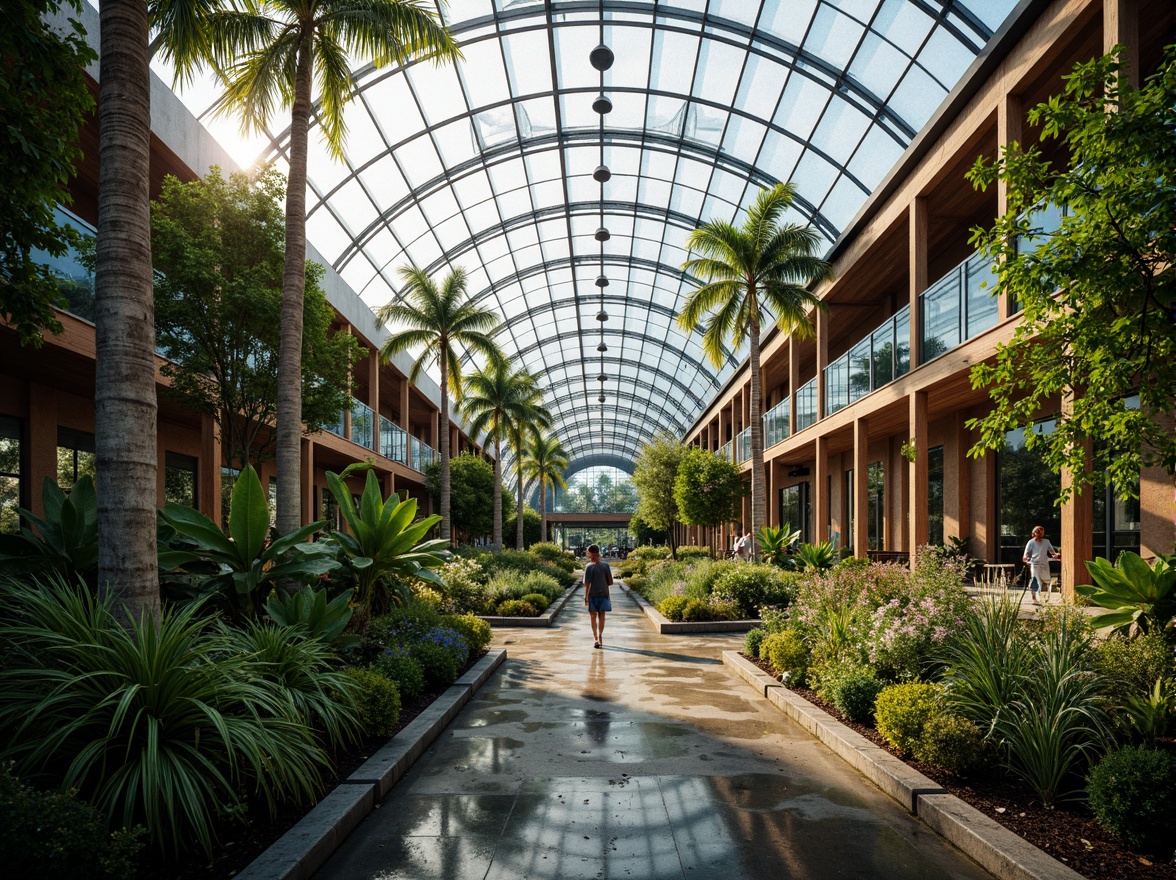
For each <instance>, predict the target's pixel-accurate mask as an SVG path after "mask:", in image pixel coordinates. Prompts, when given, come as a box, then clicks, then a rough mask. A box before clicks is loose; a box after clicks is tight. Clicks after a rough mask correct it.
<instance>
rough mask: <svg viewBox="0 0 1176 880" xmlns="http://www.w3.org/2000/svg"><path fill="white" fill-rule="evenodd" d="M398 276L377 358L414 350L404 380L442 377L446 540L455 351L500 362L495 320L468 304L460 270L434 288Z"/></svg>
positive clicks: (458, 386)
mask: <svg viewBox="0 0 1176 880" xmlns="http://www.w3.org/2000/svg"><path fill="white" fill-rule="evenodd" d="M400 277H401V278H403V279H404V281H405V282H406V284H405V288H404V290H403V291H402V297H403V298H402V299H400V300H397V301H395V302H390V303H388V304H387V305H385V306H384V307H383V308H381V309H380V311H379V312H378V313H377V317H378V318H379V320H380V322H381V323H390V324H391V325H392V326H393V327H394V328H399V329H395V330H393V332H392V335H391V336H390V337H389V338H388V340H387V341H386V342H385V343H384V345H383V347H381V348H380V357H381V358H382V359H383V360H384V361H388V360H389V359H390V358H391V357H392V356H393V355H395V354H399V353H400V352H402V351H407V350H409V349H413V350H416V349H419V350H420V354H419V355H418V356H417V358H416V360H415V361H413V364H412V369H411V370H410V371H409V374H408V381H410V382H416V381H417V379H419V378H420V375H421V373H422V372H424V370H425V368H426V367H427V366H429V365H430V364H433V363H436V364H437V368H438V369H439V370H440V373H441V385H440V387H441V426H440V427H441V436H440V437H439V438H438V445H437V451H438V452H439V453H440V455H441V537H442V538H444V539H445V540H446V541H448V540H449V538H450V517H449V494H450V482H449V456H450V449H449V395H450V394H452V395H453V397H454V399H455V400H460V399H461V395H462V390H463V383H462V372H461V357H460V351H459V350H458V349H459V347H462V348H465V349H468V350H469V351H473V352H477V353H478V354H481V355H483V356H484V357H485V358H486V360H487V361H488V362H489V363H494V362H497V361H501V360H502V353H501V351H500V350H499V348H498V345H497V344H496V343H495V342H494V333H495V332H497V329H498V326H499V319H498V315H497V314H495V313H494V312H492V311H490V310H488V309H484V308H481V307H480V306H478V305H476V304H475V303H473V302H470V299H469V295H468V294H467V292H466V273H465V270H464V269H461V268H457V269H453V270H451V271H450V272H449V274H448V275H446V276H445V277H444V278H443V279H441V283H440V284H438V283H437V282H436V281H434V280H433V279H432V278H430V277H429V276H428V274H427V273H426V272H425V271H424V270H423V269H419V268H417V267H416V266H404V267H402V268H401V270H400Z"/></svg>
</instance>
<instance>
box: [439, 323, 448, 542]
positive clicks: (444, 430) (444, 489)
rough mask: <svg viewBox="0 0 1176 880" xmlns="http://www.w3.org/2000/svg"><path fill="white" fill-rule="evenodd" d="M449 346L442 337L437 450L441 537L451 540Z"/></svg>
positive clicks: (446, 340)
mask: <svg viewBox="0 0 1176 880" xmlns="http://www.w3.org/2000/svg"><path fill="white" fill-rule="evenodd" d="M448 348H449V340H448V339H446V338H445V337H442V338H441V357H440V358H439V360H440V361H441V436H440V437H439V438H437V439H438V442H437V450H438V451H439V452H440V454H441V538H442V540H445V541H448V540H450V534H451V533H450V520H449V495H450V491H449V490H450V485H449V369H448V368H449V364H448V362H447V361H446V359H445V352H446V351H447V350H448Z"/></svg>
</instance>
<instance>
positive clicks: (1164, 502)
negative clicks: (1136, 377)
mask: <svg viewBox="0 0 1176 880" xmlns="http://www.w3.org/2000/svg"><path fill="white" fill-rule="evenodd" d="M1152 418H1153V419H1154V420H1155V421H1156V422H1157V423H1158V424H1159V425H1160V426H1161V427H1164V428H1166V429H1167V431H1168V433H1169V434H1176V416H1173V415H1172V414H1171V413H1167V414H1165V415H1161V416H1157V415H1154V414H1153V415H1152ZM1139 512H1140V521H1139V555H1140V556H1142V557H1143V558H1144V559H1152V558H1154V557H1156V556H1158V555H1160V554H1161V553H1162V554H1164V555H1167V554H1168V553H1171V552H1172V547H1173V546H1174V545H1176V491H1174V490H1173V486H1172V477H1171V475H1170V474H1169V473H1168V472H1167V471H1166V470H1164V469H1163V468H1162V467H1145V468H1143V469H1142V470H1141V471H1140V473H1139Z"/></svg>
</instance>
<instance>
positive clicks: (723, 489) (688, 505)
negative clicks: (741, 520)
mask: <svg viewBox="0 0 1176 880" xmlns="http://www.w3.org/2000/svg"><path fill="white" fill-rule="evenodd" d="M744 494H745V493H744V489H743V478H742V477H741V476H740V474H739V467H738V466H737V465H736V464H735V463H734V462H732V461H730V460H729V459H726V458H722V457H721V456H718V455H715V454H714V453H713V452H710V451H708V450H706V449H699V448H697V447H695V448H693V449H691V450H690V451H689V452H687V453H686V455H685V456H684V457H683V458H682V461H681V463H679V465H678V475H677V476H676V477H675V478H674V500H675V501H676V502H677V503H678V515H679V517H680V518H681V520H682V522H684V523H686V524H687V525H691V526H717V525H721V524H722V523H726V522H732V521H733V520H735V519H736V518H738V516H739V506H740V504H741V502H742V500H743V496H744Z"/></svg>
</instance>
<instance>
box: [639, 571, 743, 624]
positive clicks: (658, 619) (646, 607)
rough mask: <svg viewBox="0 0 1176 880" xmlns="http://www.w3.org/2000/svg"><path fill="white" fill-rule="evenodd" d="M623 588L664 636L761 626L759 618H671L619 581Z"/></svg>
mask: <svg viewBox="0 0 1176 880" xmlns="http://www.w3.org/2000/svg"><path fill="white" fill-rule="evenodd" d="M618 585H619V586H620V588H621V590H623V591H624V592H625V593H627V594H628V595H629V596H630V597H631V598H632V599H633V601H634V602H636V603H637V607H638V608H640V609H641V610H642V611H644V612H645V616H646V618H647V619H648V620H649V622H650V623H652V624H653V626H654V629H656V630H657V631H658V632H659V633H661V634H662V635H664V636H680V635H703V634H705V633H745V632H747V631H748V630H750V629H753V628H755V627H757V626H759V624H760V622H759V620H680V621H675V620H670V619H669V618H667V617H666V616H665V615H664V614H662V613H661V612H660V611H658V610H657V609H656V608H654V607H653V606H652V605H651V604H649V600H648V599H646V598H645V597H644V596H642V595H641V594H640V593H638V592H637V591H635V590H631V589H629V588H628V587H626V586H625V584H624V583H623V582H619V581H618Z"/></svg>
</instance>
